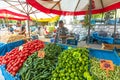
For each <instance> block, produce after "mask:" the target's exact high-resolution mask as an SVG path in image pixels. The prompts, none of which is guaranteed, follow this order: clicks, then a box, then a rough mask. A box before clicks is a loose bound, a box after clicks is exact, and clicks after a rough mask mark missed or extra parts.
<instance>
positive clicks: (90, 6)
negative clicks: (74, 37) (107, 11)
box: [87, 0, 92, 45]
mask: <svg viewBox="0 0 120 80" xmlns="http://www.w3.org/2000/svg"><path fill="white" fill-rule="evenodd" d="M89 4H90V5H89V9H88V10H89V27H88V37H87V45H89V42H90V27H91V15H92V0H90V3H89Z"/></svg>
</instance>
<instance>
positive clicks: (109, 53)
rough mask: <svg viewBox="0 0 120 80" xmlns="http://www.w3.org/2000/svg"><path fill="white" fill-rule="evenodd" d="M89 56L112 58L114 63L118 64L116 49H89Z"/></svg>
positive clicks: (119, 62) (118, 58) (119, 61)
mask: <svg viewBox="0 0 120 80" xmlns="http://www.w3.org/2000/svg"><path fill="white" fill-rule="evenodd" d="M89 53H90V57H96V58H98V59H105V60H112V61H113V63H114V64H116V65H120V57H119V56H118V53H117V52H116V50H99V49H91V48H90V49H89Z"/></svg>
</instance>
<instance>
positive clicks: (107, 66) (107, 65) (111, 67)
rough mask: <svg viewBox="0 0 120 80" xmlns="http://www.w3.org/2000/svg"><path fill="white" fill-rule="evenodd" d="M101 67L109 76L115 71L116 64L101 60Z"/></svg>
mask: <svg viewBox="0 0 120 80" xmlns="http://www.w3.org/2000/svg"><path fill="white" fill-rule="evenodd" d="M100 67H101V69H103V70H106V75H107V76H109V71H110V70H111V71H114V64H113V62H112V61H111V60H100Z"/></svg>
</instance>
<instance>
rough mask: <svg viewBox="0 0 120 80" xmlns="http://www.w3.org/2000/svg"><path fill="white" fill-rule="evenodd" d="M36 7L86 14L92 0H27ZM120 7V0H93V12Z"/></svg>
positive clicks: (62, 12) (56, 11) (61, 13)
mask: <svg viewBox="0 0 120 80" xmlns="http://www.w3.org/2000/svg"><path fill="white" fill-rule="evenodd" d="M26 1H27V2H28V3H29V4H31V5H32V6H34V7H35V8H36V9H38V10H41V11H43V12H45V13H54V14H58V15H85V14H86V11H88V7H89V3H90V2H89V1H90V0H33V1H31V0H26ZM117 8H120V0H92V14H97V13H102V12H107V11H109V10H114V9H117Z"/></svg>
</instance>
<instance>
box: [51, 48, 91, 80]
mask: <svg viewBox="0 0 120 80" xmlns="http://www.w3.org/2000/svg"><path fill="white" fill-rule="evenodd" d="M88 67H89V58H88V50H87V49H85V48H75V49H69V50H65V51H64V52H62V53H61V55H60V56H59V57H58V65H57V67H56V69H55V70H54V71H52V79H51V80H93V77H92V76H91V75H90V73H89V70H88Z"/></svg>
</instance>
